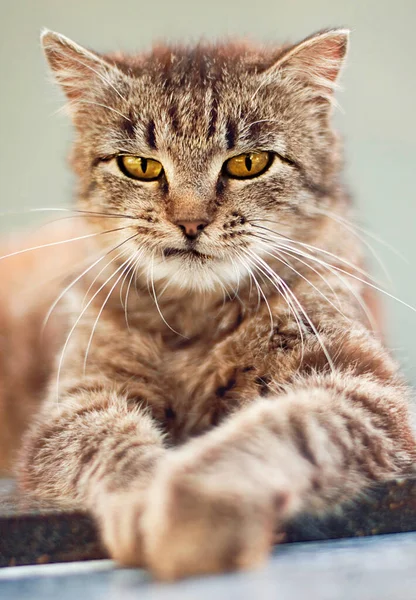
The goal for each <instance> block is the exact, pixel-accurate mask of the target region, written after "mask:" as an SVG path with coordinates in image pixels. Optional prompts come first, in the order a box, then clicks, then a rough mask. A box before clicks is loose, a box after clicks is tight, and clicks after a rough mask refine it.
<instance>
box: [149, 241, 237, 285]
mask: <svg viewBox="0 0 416 600" xmlns="http://www.w3.org/2000/svg"><path fill="white" fill-rule="evenodd" d="M149 274H150V277H152V278H153V280H154V282H163V281H165V282H166V284H167V285H168V286H172V287H176V288H180V289H183V290H189V291H201V292H206V291H210V292H212V291H215V290H222V291H224V290H226V291H227V292H235V291H236V289H237V288H238V285H239V283H240V282H241V281H242V280H243V279H244V278H245V277H248V273H247V271H246V269H245V267H244V266H243V265H241V264H237V263H236V262H235V261H232V260H227V259H219V258H216V257H211V256H207V255H204V254H202V253H199V252H187V251H180V250H178V251H174V252H170V249H167V252H164V255H163V256H162V257H160V258H159V257H157V258H155V259H154V261H153V264H152V267H151V270H150V272H149ZM222 291H221V293H222Z"/></svg>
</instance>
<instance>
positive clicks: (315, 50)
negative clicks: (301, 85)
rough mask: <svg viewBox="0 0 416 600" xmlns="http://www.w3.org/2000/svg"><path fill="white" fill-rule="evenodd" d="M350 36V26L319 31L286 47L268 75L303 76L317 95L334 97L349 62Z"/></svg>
mask: <svg viewBox="0 0 416 600" xmlns="http://www.w3.org/2000/svg"><path fill="white" fill-rule="evenodd" d="M348 39H349V30H348V29H332V30H328V31H322V32H319V33H316V34H314V35H312V36H310V37H308V38H306V39H305V40H303V41H302V42H300V43H299V44H296V45H295V46H291V47H290V48H287V49H286V50H284V51H283V53H282V54H280V56H278V58H277V60H276V62H275V63H274V64H273V65H272V66H271V67H269V68H268V69H267V71H265V73H264V75H266V77H267V78H271V79H273V75H274V74H278V73H279V74H284V75H285V76H288V77H289V78H290V77H294V78H296V79H301V80H303V81H304V82H305V83H307V84H308V87H309V89H310V90H311V91H312V92H313V94H314V96H320V97H322V98H325V99H327V100H330V99H331V97H332V94H333V91H334V89H335V88H336V84H337V81H338V78H339V75H340V72H341V69H342V67H343V65H344V63H345V58H346V55H347V51H348Z"/></svg>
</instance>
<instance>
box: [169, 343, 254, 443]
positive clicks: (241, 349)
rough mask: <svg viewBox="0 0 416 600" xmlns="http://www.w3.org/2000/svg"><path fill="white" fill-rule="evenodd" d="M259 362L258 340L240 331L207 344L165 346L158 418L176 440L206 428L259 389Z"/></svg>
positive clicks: (216, 422) (250, 399)
mask: <svg viewBox="0 0 416 600" xmlns="http://www.w3.org/2000/svg"><path fill="white" fill-rule="evenodd" d="M185 346H186V345H185ZM263 363H264V361H263V356H262V353H261V344H260V343H259V340H256V341H255V342H254V341H253V340H250V338H249V337H247V336H245V335H242V332H239V333H237V332H235V334H234V335H229V336H227V337H226V338H225V339H223V340H221V341H220V342H218V343H212V344H211V345H205V344H204V343H203V342H200V343H194V344H191V345H189V347H182V348H180V347H179V348H175V349H172V348H169V349H165V351H164V352H163V357H162V361H161V379H160V382H161V387H162V388H163V391H162V393H163V395H164V402H163V414H159V418H160V417H162V419H163V421H164V425H165V427H166V429H167V431H168V432H169V433H170V434H171V435H172V437H173V438H174V439H175V441H181V440H183V439H186V438H187V437H189V436H191V435H198V434H199V433H201V432H203V431H206V430H207V429H209V428H211V427H213V426H215V425H217V424H218V423H219V422H220V421H221V420H223V419H224V418H225V417H226V416H227V415H228V414H230V412H232V411H233V410H235V409H236V408H237V407H239V406H241V405H243V404H246V403H249V402H250V401H252V400H253V399H254V398H256V397H258V395H259V394H262V393H263V391H264V377H262V375H263V370H264V369H263ZM159 413H160V411H159Z"/></svg>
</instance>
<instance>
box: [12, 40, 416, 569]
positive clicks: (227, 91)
mask: <svg viewBox="0 0 416 600" xmlns="http://www.w3.org/2000/svg"><path fill="white" fill-rule="evenodd" d="M43 39H44V46H45V51H46V55H47V57H48V60H49V62H50V65H51V67H52V69H53V70H54V72H55V74H56V76H57V79H58V81H60V83H61V85H62V86H63V89H64V90H65V92H66V94H67V96H68V98H69V105H68V108H69V110H70V112H71V114H72V117H73V120H74V123H75V128H76V132H77V133H76V140H75V144H74V148H73V152H72V159H71V162H72V166H73V168H74V170H75V172H76V174H77V176H78V198H79V200H78V208H79V209H82V210H85V211H89V214H86V217H85V220H86V221H87V222H88V226H89V227H90V228H91V229H92V231H94V232H96V233H97V236H96V237H95V238H93V239H94V240H95V242H96V247H95V249H94V250H93V251H92V250H91V258H92V261H93V260H94V259H93V256H96V255H95V254H94V252H95V251H97V252H101V256H102V257H103V259H102V261H101V262H99V263H97V264H96V265H95V267H91V269H90V270H89V271H88V272H87V273H85V276H83V277H81V278H80V279H79V280H78V281H77V282H76V285H74V286H73V287H72V288H71V289H70V290H68V293H65V294H64V300H65V301H66V313H62V311H61V315H62V317H64V314H66V315H67V316H68V317H69V318H68V321H67V322H68V324H69V325H68V329H67V336H66V338H65V339H66V340H67V341H66V343H65V346H64V351H63V352H59V353H58V356H57V360H56V367H55V369H54V374H53V376H52V379H51V383H50V391H49V394H48V397H47V399H46V400H45V403H44V405H43V407H42V409H41V411H40V414H39V417H38V419H37V422H36V423H34V424H33V426H32V427H31V428H30V431H29V433H28V434H27V435H26V436H25V442H24V445H23V450H22V452H21V459H20V467H19V477H20V482H21V485H22V487H23V488H24V489H25V490H28V491H30V492H32V493H34V494H36V495H37V496H43V497H55V498H63V497H64V498H67V499H72V500H75V501H77V502H80V503H81V504H82V505H84V506H85V507H87V508H88V509H90V510H91V511H92V512H93V514H94V515H95V516H96V518H97V520H98V522H99V524H100V528H101V531H102V535H103V539H104V541H105V543H106V544H107V547H108V548H109V550H110V552H111V554H112V555H113V556H114V557H115V558H116V559H118V560H119V561H121V562H122V563H124V564H133V565H136V564H144V565H146V566H148V567H149V568H150V569H151V570H152V571H153V572H154V573H155V574H156V575H157V576H159V577H160V578H165V579H170V578H177V577H181V576H186V575H191V574H196V573H203V572H217V571H224V570H229V569H236V568H247V567H251V566H253V565H255V564H257V563H258V562H260V561H262V560H263V559H264V557H265V556H266V555H267V552H268V550H269V548H270V545H271V543H272V540H273V532H274V530H275V529H276V528H277V529H281V528H283V527H284V526H285V523H286V522H287V520H288V519H290V518H291V517H292V516H293V515H295V514H296V513H298V512H299V511H302V510H305V509H308V510H311V511H316V512H326V511H329V510H332V509H333V507H334V506H336V505H337V504H339V503H340V502H342V501H344V500H348V499H351V498H353V497H354V496H356V495H357V494H358V493H360V491H361V490H362V489H363V488H364V487H365V486H367V485H368V484H369V483H371V482H373V481H377V480H380V479H383V478H386V477H390V476H392V475H395V474H398V473H403V472H405V471H408V470H410V469H411V467H412V464H413V461H414V459H415V442H414V438H413V435H412V432H411V429H410V425H409V418H408V396H409V391H408V389H407V387H406V386H405V384H404V383H403V381H402V379H401V377H400V375H399V374H398V370H397V365H396V364H395V362H394V361H393V360H392V358H391V357H390V355H389V353H388V352H387V351H386V350H385V348H384V347H383V345H382V343H381V342H380V340H379V339H378V337H377V335H376V334H375V333H374V332H372V331H371V329H370V328H369V324H368V314H367V315H366V311H365V309H363V306H362V297H363V295H364V288H365V284H364V281H363V280H364V279H365V275H363V274H362V271H361V269H362V257H361V249H360V247H359V245H358V244H357V239H356V238H355V237H354V235H353V234H352V233H351V229H350V228H349V227H343V225H342V219H345V218H348V216H349V212H350V202H349V199H348V196H347V194H346V192H345V191H344V188H343V186H342V184H341V181H340V173H341V162H342V161H341V154H340V149H339V142H338V140H337V137H336V135H335V134H334V132H333V131H332V128H331V125H330V112H331V103H332V98H333V88H334V86H335V83H336V81H337V78H338V73H339V70H340V68H341V65H342V63H343V60H344V56H345V52H346V45H347V33H346V32H345V31H334V32H323V33H321V34H318V35H316V36H312V37H311V38H308V39H307V40H305V41H304V42H302V43H301V44H299V45H297V46H294V47H285V48H283V47H282V48H274V49H267V48H254V47H251V46H247V45H242V46H241V45H240V46H237V45H230V46H227V45H224V46H221V45H219V46H215V45H213V46H204V45H200V46H197V47H195V48H189V49H187V48H182V47H177V48H157V49H155V50H154V52H152V53H149V54H147V55H140V56H137V57H129V56H123V55H109V56H107V57H105V56H104V57H101V56H99V55H97V54H95V53H92V52H89V51H86V50H85V49H83V48H81V47H79V46H77V45H75V44H73V43H72V42H70V41H69V40H67V39H66V38H63V37H62V36H59V35H56V34H52V33H47V34H45V36H44V38H43ZM254 150H267V151H271V152H273V153H276V155H277V156H276V158H275V161H274V162H273V164H272V165H271V167H270V169H269V170H268V171H266V172H265V173H264V174H263V175H261V176H259V177H256V178H254V179H248V180H232V179H228V178H227V177H226V176H225V175H224V172H223V171H222V165H223V163H224V162H225V161H226V160H227V159H228V158H230V157H232V156H235V155H238V154H240V153H243V152H248V151H254ZM118 154H132V155H137V156H146V157H149V158H155V159H156V160H159V161H160V162H161V163H162V164H163V166H164V174H163V176H162V177H161V178H160V179H159V180H157V181H155V182H152V183H149V182H140V181H136V180H133V179H130V178H128V177H126V176H125V175H123V174H122V173H121V172H120V170H119V169H118V167H117V160H116V157H117V155H118ZM93 212H95V213H100V214H93ZM340 219H341V221H340ZM183 221H193V222H204V223H207V226H206V227H205V229H204V230H203V231H202V233H201V234H200V235H199V237H198V238H197V239H196V240H193V241H192V242H189V240H186V239H185V236H184V234H183V232H182V231H181V229H180V227H178V226H177V225H176V224H175V223H178V222H183ZM121 227H124V229H123V230H120V231H113V232H112V233H103V232H104V231H106V230H110V229H116V228H121ZM133 236H134V237H133ZM276 244H280V245H276ZM123 252H124V254H122V255H120V256H119V255H118V253H123ZM279 252H280V254H279ZM276 253H277V254H276ZM112 259H114V260H113V262H111V264H109V265H108V267H107V269H105V270H104V271H103V272H100V270H101V266H102V265H105V263H106V262H109V261H110V260H112ZM282 259H283V260H282ZM126 260H127V261H129V260H130V261H131V262H125V263H123V261H126ZM323 261H325V263H329V265H330V266H329V267H328V265H327V264H324V263H323ZM91 264H93V262H91ZM294 269H296V270H294ZM111 275H112V278H111V279H110V280H108V279H107V278H108V277H110V276H111ZM277 278H279V279H277ZM130 282H131V284H132V285H130ZM287 290H289V291H287ZM128 291H129V292H130V293H127V292H128ZM123 298H125V299H126V302H127V305H126V307H124V306H123V304H124V302H123V301H122V299H123ZM297 302H299V303H300V304H297ZM84 309H85V311H84V312H82V311H83V310H84ZM80 315H82V317H80ZM126 320H128V327H127V326H126V323H125V321H126ZM62 321H64V319H63V318H62ZM91 332H93V333H94V335H93V336H92V337H91ZM68 334H69V335H68ZM87 350H88V356H87V357H86V356H85V355H86V351H87Z"/></svg>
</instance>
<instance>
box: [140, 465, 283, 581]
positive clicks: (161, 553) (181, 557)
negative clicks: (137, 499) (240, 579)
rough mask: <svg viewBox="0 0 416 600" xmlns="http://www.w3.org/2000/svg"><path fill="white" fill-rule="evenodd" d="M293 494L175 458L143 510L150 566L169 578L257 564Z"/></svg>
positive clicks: (163, 473)
mask: <svg viewBox="0 0 416 600" xmlns="http://www.w3.org/2000/svg"><path fill="white" fill-rule="evenodd" d="M214 469H215V466H214ZM288 499H289V494H288V492H286V491H283V490H282V491H281V493H280V494H275V495H270V494H263V493H262V492H261V491H259V490H258V489H256V487H255V486H254V487H253V486H251V485H249V484H247V480H246V479H245V480H244V479H240V480H239V478H238V476H237V477H235V476H233V475H232V474H231V473H230V474H229V476H226V473H224V472H223V473H221V472H218V473H217V474H215V473H208V474H206V473H205V474H202V475H201V474H200V473H198V469H197V467H196V466H194V467H193V468H192V467H191V468H189V467H187V466H186V465H183V464H181V461H180V460H175V459H173V460H171V459H170V460H169V461H166V462H165V464H164V465H163V468H162V469H161V470H160V471H159V474H158V476H157V477H156V479H155V481H154V482H153V484H152V486H151V488H150V490H149V495H148V503H147V504H146V508H145V510H144V512H143V515H142V522H141V527H142V532H143V551H144V557H145V561H146V566H147V567H148V568H149V569H150V570H151V571H152V572H153V573H154V574H155V576H156V577H157V578H159V579H164V580H172V579H178V578H181V577H186V576H191V575H197V574H204V573H219V572H225V571H231V570H240V569H247V568H253V567H255V566H257V565H259V564H260V563H262V562H263V561H264V560H265V558H266V557H267V555H268V553H269V550H270V547H271V545H272V544H273V541H274V539H275V535H274V534H275V525H276V513H277V511H278V510H279V507H280V508H281V507H282V506H283V505H284V504H285V503H287V501H288Z"/></svg>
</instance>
